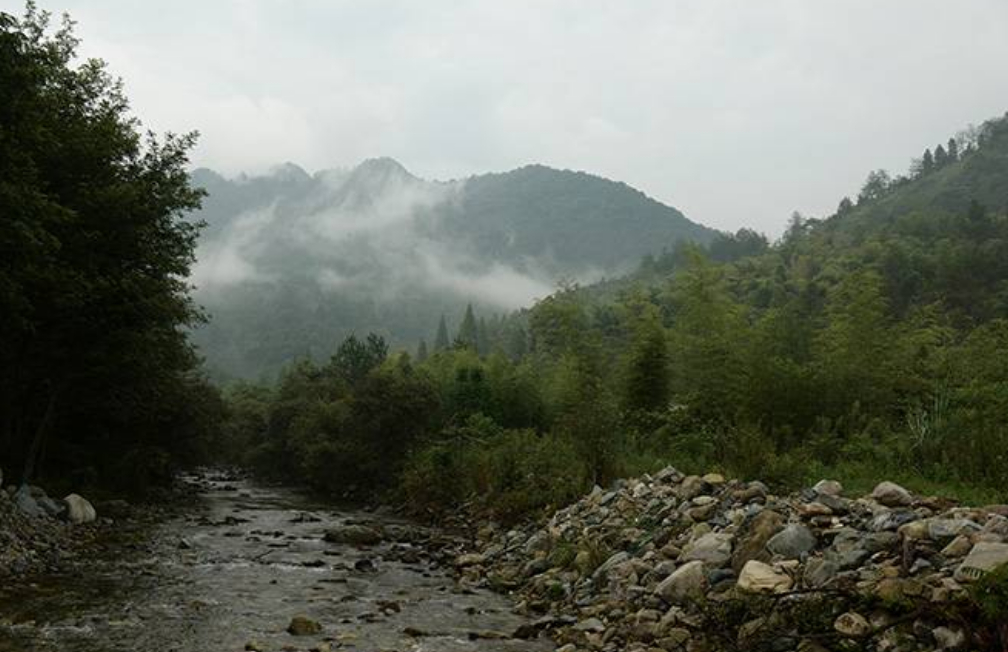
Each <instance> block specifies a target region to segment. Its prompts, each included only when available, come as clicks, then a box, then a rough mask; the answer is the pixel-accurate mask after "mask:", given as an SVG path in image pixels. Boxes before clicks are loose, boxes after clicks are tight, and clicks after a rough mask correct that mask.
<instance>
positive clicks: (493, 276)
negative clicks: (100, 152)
mask: <svg viewBox="0 0 1008 652" xmlns="http://www.w3.org/2000/svg"><path fill="white" fill-rule="evenodd" d="M191 175H192V179H193V183H194V185H198V186H201V187H204V188H205V189H206V190H207V192H208V196H207V197H206V199H205V201H204V205H203V208H202V210H200V211H198V212H196V213H194V214H193V217H194V218H196V219H200V220H202V221H204V222H205V223H206V225H207V226H206V228H205V230H204V232H203V234H202V237H201V240H200V245H199V248H198V250H197V264H196V266H195V267H194V273H193V277H192V280H193V282H194V283H195V285H196V286H197V288H198V289H197V292H196V298H197V300H198V301H199V302H200V303H201V304H203V305H204V307H205V308H206V310H207V312H208V313H209V314H210V316H211V318H212V320H211V322H210V324H208V325H207V326H204V327H203V328H201V329H199V330H197V331H196V332H195V333H194V339H195V340H196V342H197V343H198V344H199V345H200V346H201V348H202V350H203V351H204V353H205V355H206V357H207V359H208V362H209V363H210V366H211V367H213V368H225V370H226V371H228V373H234V374H236V375H241V376H245V375H248V373H249V372H250V371H251V372H253V373H258V372H259V371H260V370H259V369H258V368H256V367H257V365H255V364H251V363H249V364H245V363H242V364H233V363H224V362H222V356H220V355H219V353H220V350H221V348H222V347H223V348H227V349H229V350H230V351H231V353H230V354H229V356H228V357H229V358H231V359H232V360H234V359H239V358H247V357H248V356H249V355H250V354H249V351H250V350H251V349H252V348H257V347H258V346H259V344H258V343H256V335H255V333H254V332H252V331H254V330H260V331H263V330H264V329H262V328H261V327H259V326H257V327H252V326H251V323H252V322H253V321H259V322H260V323H261V320H263V319H266V320H268V321H269V320H270V318H269V317H268V315H269V314H270V313H276V312H278V306H281V305H283V306H284V310H283V311H282V312H284V313H286V314H285V315H283V316H282V317H281V316H274V317H273V318H272V322H273V324H272V325H271V326H270V327H269V328H266V329H265V331H268V332H269V333H271V334H270V335H268V336H265V337H266V339H267V340H270V341H277V340H283V344H282V345H279V344H278V345H276V346H274V345H273V344H270V345H268V347H267V348H270V349H274V350H275V351H276V353H275V354H270V355H267V356H265V357H266V358H269V359H270V360H272V361H271V362H269V363H268V364H266V365H265V367H268V368H269V370H270V371H273V372H275V371H276V370H277V369H278V368H279V367H280V366H282V365H283V364H286V363H287V362H290V361H291V360H292V359H294V358H296V357H298V356H301V355H304V354H305V353H306V352H307V353H308V354H309V355H311V356H317V357H321V356H324V355H327V354H328V353H329V352H330V351H331V350H332V348H333V346H334V345H335V343H336V342H337V341H339V339H341V338H342V337H344V336H345V335H347V334H348V333H351V332H366V331H368V330H371V331H376V332H380V333H382V334H383V335H384V336H386V337H387V338H388V339H389V340H390V341H391V342H392V343H393V344H394V345H400V346H410V347H412V346H413V345H414V344H415V342H416V341H417V340H419V339H420V338H421V337H423V336H425V335H426V334H428V333H429V332H430V331H431V330H432V328H433V326H434V325H435V324H436V323H437V320H438V319H439V317H440V314H441V313H442V312H447V313H449V314H459V313H461V310H462V308H464V307H465V305H466V304H468V303H473V304H474V305H477V306H479V307H481V309H482V311H483V312H484V313H486V312H497V313H501V312H507V311H509V310H513V309H516V308H519V307H525V306H528V305H530V304H531V303H532V302H533V301H534V300H535V299H537V298H542V297H544V296H546V295H548V294H549V293H551V292H552V291H553V289H554V288H555V287H556V284H557V283H558V282H559V281H561V280H577V281H580V282H591V281H594V280H597V279H599V278H603V277H606V276H613V275H619V274H623V273H626V272H628V271H630V270H632V269H633V268H634V267H635V266H636V265H637V264H638V263H639V261H640V260H641V258H642V257H643V256H644V255H646V254H649V253H653V252H655V251H656V250H658V249H659V248H661V247H667V246H673V245H674V244H676V243H677V242H680V241H684V240H689V241H694V242H698V243H701V244H704V243H706V242H709V241H711V240H712V239H713V238H714V237H716V235H717V232H716V231H714V230H712V229H708V228H707V227H704V226H702V225H700V224H697V223H695V222H692V221H690V220H689V219H687V218H686V216H685V215H683V214H682V212H680V211H679V210H678V209H675V208H673V207H671V206H667V205H665V204H663V203H661V202H659V201H658V200H655V199H653V198H651V197H649V196H647V195H646V194H645V193H643V192H641V191H640V190H637V189H635V188H633V187H631V186H629V185H627V184H625V183H622V182H618V181H613V180H609V179H606V178H604V177H601V176H597V175H593V174H590V173H587V172H583V171H572V170H560V169H556V168H551V167H549V166H545V165H542V164H530V165H526V166H522V167H520V168H516V169H514V170H509V171H506V172H498V173H487V174H478V175H472V176H470V177H467V178H465V179H455V180H449V181H430V180H426V179H423V178H420V177H417V176H415V175H413V174H412V173H411V172H410V171H409V170H408V169H407V168H406V167H405V166H403V165H402V164H401V163H399V162H398V161H396V160H395V159H392V158H389V157H378V158H371V159H366V160H365V161H363V162H361V163H360V164H358V165H357V166H355V167H353V168H349V169H327V170H319V171H316V172H314V173H308V172H307V171H305V170H304V169H303V168H301V167H299V166H297V165H295V164H291V163H287V164H281V165H279V166H276V167H274V168H273V169H272V170H271V171H269V172H268V173H265V174H262V175H256V176H249V175H244V174H243V175H238V176H236V177H232V178H226V177H224V176H223V175H221V174H218V173H216V172H214V171H212V170H209V169H207V168H199V169H196V170H193V172H192V173H191ZM295 286H296V287H295ZM292 297H300V299H301V301H300V307H298V303H297V302H293V303H292ZM285 331H286V334H285ZM305 331H308V332H310V333H311V334H310V335H298V333H304V332H305ZM239 332H241V334H239ZM235 342H240V344H237V345H236V344H235ZM253 344H254V346H253ZM258 357H260V358H262V357H263V356H261V355H260V356H258ZM239 368H240V369H239Z"/></svg>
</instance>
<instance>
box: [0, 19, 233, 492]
mask: <svg viewBox="0 0 1008 652" xmlns="http://www.w3.org/2000/svg"><path fill="white" fill-rule="evenodd" d="M47 24H48V16H47V15H46V14H43V13H41V12H38V11H37V10H36V9H35V8H34V6H33V5H31V4H29V5H28V9H27V12H26V15H25V16H24V17H23V18H20V19H19V18H15V17H14V16H11V15H9V14H6V13H0V62H2V64H0V215H2V218H0V315H2V318H0V341H2V342H3V346H0V460H2V462H3V464H4V466H5V467H6V469H5V470H6V471H7V472H8V478H10V479H11V480H15V479H17V480H23V481H28V480H31V479H33V478H35V477H37V476H38V475H40V474H45V475H46V476H48V477H50V478H52V479H53V480H54V482H56V483H57V485H73V486H74V487H75V488H80V487H81V486H86V485H93V484H95V483H102V484H115V485H119V486H129V487H134V488H135V487H143V486H145V485H147V484H148V483H149V482H150V481H152V480H157V479H165V478H167V477H169V475H170V472H171V469H172V465H173V464H174V463H176V462H179V461H184V460H192V459H195V458H196V457H197V456H198V455H199V454H200V453H201V451H202V450H203V449H204V448H205V443H206V441H208V440H210V439H212V433H213V432H214V430H215V427H216V426H215V423H216V421H217V417H218V416H219V415H220V412H221V409H222V405H221V403H220V400H219V397H218V396H217V394H216V392H215V390H214V389H213V388H212V387H210V386H209V385H208V384H207V383H206V382H205V381H204V380H203V378H202V377H201V376H200V375H199V373H198V371H197V359H196V356H195V355H194V352H193V350H192V348H191V346H190V345H189V343H188V342H187V340H186V337H185V334H184V332H183V330H182V329H183V328H184V327H187V326H191V325H194V324H195V323H197V322H198V321H199V318H200V313H199V312H198V311H197V309H196V307H195V306H194V305H193V303H192V302H191V301H190V299H189V297H188V294H187V292H188V285H187V282H186V280H185V279H186V276H187V275H188V273H189V267H190V264H191V263H192V262H193V249H194V246H195V243H196V237H197V227H196V226H195V225H193V224H192V223H190V222H187V221H185V220H184V219H183V217H182V216H183V214H184V213H186V212H188V211H191V210H193V209H195V208H196V207H198V206H199V202H200V197H201V194H200V193H199V192H198V191H196V190H194V189H193V188H191V187H190V186H189V177H188V174H187V172H186V169H185V166H186V152H187V150H188V149H189V148H190V147H191V146H192V144H193V142H194V135H185V136H175V135H171V134H169V135H167V136H166V137H164V138H162V139H158V138H156V137H155V136H153V135H149V136H147V137H144V136H143V135H142V133H141V132H140V124H139V122H138V121H137V120H136V119H135V118H133V117H131V115H130V112H129V106H128V104H127V100H126V98H125V97H124V96H123V94H122V89H121V86H120V84H119V82H118V81H117V80H116V79H114V78H113V77H111V76H110V75H109V74H108V72H106V70H105V67H104V65H103V64H102V62H100V61H97V60H89V61H85V62H83V63H80V64H76V62H75V58H74V57H75V50H76V47H77V40H76V39H75V37H74V35H73V33H72V31H71V23H69V22H66V23H65V24H64V25H63V26H62V28H60V29H59V30H58V31H56V32H55V34H53V35H50V34H49V32H48V31H47Z"/></svg>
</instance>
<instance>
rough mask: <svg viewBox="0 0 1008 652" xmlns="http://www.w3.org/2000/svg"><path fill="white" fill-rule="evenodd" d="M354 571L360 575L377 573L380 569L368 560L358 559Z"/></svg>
mask: <svg viewBox="0 0 1008 652" xmlns="http://www.w3.org/2000/svg"><path fill="white" fill-rule="evenodd" d="M354 570H355V571H358V572H360V573H377V572H378V567H377V566H375V563H374V562H373V561H371V560H370V559H368V558H366V557H365V558H364V559H358V560H357V561H355V562H354Z"/></svg>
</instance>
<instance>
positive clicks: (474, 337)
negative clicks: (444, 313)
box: [455, 303, 479, 351]
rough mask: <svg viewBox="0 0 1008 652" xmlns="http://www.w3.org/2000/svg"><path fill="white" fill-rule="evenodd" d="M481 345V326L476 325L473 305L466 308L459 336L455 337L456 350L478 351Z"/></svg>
mask: <svg viewBox="0 0 1008 652" xmlns="http://www.w3.org/2000/svg"><path fill="white" fill-rule="evenodd" d="M478 345H479V326H477V325H476V316H475V315H474V314H473V309H472V304H471V303H470V304H468V305H467V306H466V311H465V316H464V317H462V323H461V324H460V325H459V330H458V334H457V335H456V336H455V348H457V349H469V350H470V351H477V350H478Z"/></svg>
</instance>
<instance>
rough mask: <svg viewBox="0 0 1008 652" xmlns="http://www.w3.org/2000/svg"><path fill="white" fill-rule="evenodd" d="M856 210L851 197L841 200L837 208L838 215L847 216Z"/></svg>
mask: <svg viewBox="0 0 1008 652" xmlns="http://www.w3.org/2000/svg"><path fill="white" fill-rule="evenodd" d="M853 208H854V202H852V201H851V199H850V197H844V198H843V199H841V200H840V205H839V206H837V210H836V214H837V215H846V214H847V213H849V212H850V211H851V209H853Z"/></svg>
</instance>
